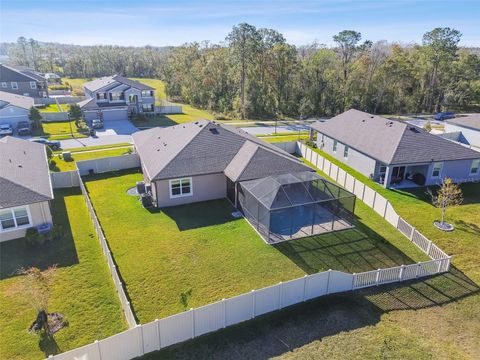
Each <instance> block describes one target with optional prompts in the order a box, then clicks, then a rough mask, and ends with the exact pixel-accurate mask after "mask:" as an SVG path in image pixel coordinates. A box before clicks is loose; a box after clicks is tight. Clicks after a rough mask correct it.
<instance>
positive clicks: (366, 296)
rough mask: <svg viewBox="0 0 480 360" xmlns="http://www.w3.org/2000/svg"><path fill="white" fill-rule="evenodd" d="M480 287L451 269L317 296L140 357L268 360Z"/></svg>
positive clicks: (460, 296)
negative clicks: (391, 314) (394, 313)
mask: <svg viewBox="0 0 480 360" xmlns="http://www.w3.org/2000/svg"><path fill="white" fill-rule="evenodd" d="M479 289H480V288H479V286H478V285H477V284H475V283H474V282H472V281H471V280H470V279H468V278H467V277H466V276H465V275H464V274H463V273H461V272H460V271H458V270H457V269H455V268H452V270H451V271H450V272H449V273H447V274H444V275H439V276H435V277H431V278H428V279H425V280H423V281H411V282H405V283H401V284H392V285H387V286H382V287H372V288H369V289H365V290H360V291H357V292H353V293H352V292H348V293H343V294H337V295H330V296H327V297H323V298H319V299H317V300H312V301H309V302H306V303H303V304H299V305H295V306H292V307H289V308H287V309H284V310H282V311H278V312H274V313H271V314H268V315H264V316H261V317H258V318H256V319H254V320H252V321H247V322H245V323H241V324H239V325H236V326H232V327H230V328H227V329H225V330H220V331H218V332H215V333H213V334H209V335H205V336H202V337H200V338H198V339H195V340H192V341H188V342H186V343H183V344H179V345H175V346H172V347H170V348H167V349H165V350H162V351H159V352H155V353H151V354H148V355H146V356H144V357H142V358H141V359H143V360H147V359H149V360H153V359H227V358H228V359H235V360H236V359H269V358H271V357H274V356H279V355H282V354H285V353H287V352H290V351H293V350H294V349H297V348H299V347H302V346H304V345H307V344H310V343H312V342H313V341H317V340H321V339H323V338H325V337H328V336H333V335H336V334H339V333H341V332H345V331H347V332H348V331H352V330H355V329H361V328H365V327H368V326H374V325H376V324H377V323H379V322H380V319H381V316H382V315H383V314H384V313H387V312H389V311H394V310H411V309H416V310H418V309H423V308H429V307H435V306H439V305H445V304H448V303H451V302H454V301H458V300H460V299H463V298H466V297H469V296H472V295H474V294H477V293H479ZM339 346H340V345H339ZM338 350H339V351H340V350H341V349H340V348H338Z"/></svg>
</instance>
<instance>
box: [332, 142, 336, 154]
mask: <svg viewBox="0 0 480 360" xmlns="http://www.w3.org/2000/svg"><path fill="white" fill-rule="evenodd" d="M332 150H333V152H334V153H336V152H337V140H333V148H332Z"/></svg>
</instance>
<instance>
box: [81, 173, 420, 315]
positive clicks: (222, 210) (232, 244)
mask: <svg viewBox="0 0 480 360" xmlns="http://www.w3.org/2000/svg"><path fill="white" fill-rule="evenodd" d="M115 175H116V176H115ZM115 175H98V176H96V177H94V178H90V179H87V182H86V186H87V189H88V191H89V193H90V196H91V198H92V202H93V205H94V207H95V209H96V212H97V214H98V217H99V219H100V223H101V225H102V227H103V229H104V231H105V235H106V237H107V240H108V242H109V244H110V247H111V249H112V252H113V255H114V258H115V261H116V262H117V264H118V266H119V270H120V273H121V276H122V277H123V279H124V280H125V283H126V286H127V291H128V294H129V296H130V298H131V302H132V305H133V308H134V311H135V313H136V315H137V317H138V319H139V320H140V322H141V323H145V322H148V321H151V320H153V319H155V318H160V317H164V316H167V315H171V314H174V313H177V312H179V311H182V310H183V309H184V308H183V306H182V303H181V302H180V296H181V294H182V293H186V292H189V291H190V290H191V298H189V301H188V307H198V306H201V305H205V304H207V303H210V302H213V301H216V300H219V299H222V298H226V297H230V296H234V295H238V294H240V293H243V292H246V291H249V290H251V289H254V288H261V287H264V286H267V285H271V284H274V283H277V282H278V281H283V280H288V279H292V278H296V277H299V276H302V275H304V274H307V273H315V272H318V271H322V270H327V269H329V268H332V269H338V270H344V271H349V272H360V271H366V270H372V269H376V268H379V267H389V266H393V265H399V264H402V263H404V264H407V263H412V262H416V261H420V260H426V256H424V255H423V254H422V253H421V252H420V251H418V250H417V249H416V248H415V247H414V246H413V245H412V244H410V243H409V242H408V241H406V240H405V239H404V238H403V237H402V236H401V235H400V234H399V233H397V232H396V230H395V229H394V228H393V227H391V226H389V225H387V223H386V222H385V221H383V219H381V218H380V217H379V216H378V215H376V214H375V213H374V212H373V211H371V210H370V209H368V208H367V207H365V206H364V205H362V204H359V205H358V206H357V210H356V214H357V216H358V217H359V220H358V221H357V222H356V223H355V225H356V228H355V229H352V230H346V231H343V232H337V233H331V234H326V235H322V236H316V237H313V238H309V239H303V240H297V241H293V242H286V243H283V244H280V245H277V246H270V245H267V244H265V243H264V242H263V240H262V239H261V238H260V237H259V236H258V235H257V233H256V232H255V231H254V230H253V229H252V228H251V227H250V225H249V224H248V223H247V222H246V221H245V220H244V219H236V220H235V219H233V218H232V217H231V212H232V211H233V210H234V209H233V208H232V207H231V205H230V204H229V203H228V202H227V201H226V200H218V201H211V202H204V203H198V204H190V205H185V206H179V207H174V208H167V209H165V210H164V211H161V212H154V213H151V212H148V211H147V210H145V209H143V208H142V207H141V204H140V203H139V201H138V199H137V198H136V197H132V196H129V195H127V193H126V191H127V189H128V188H130V187H133V186H134V185H135V183H136V181H139V180H141V179H142V175H141V174H140V173H136V172H133V173H123V175H121V174H118V173H116V174H115ZM108 176H112V177H108Z"/></svg>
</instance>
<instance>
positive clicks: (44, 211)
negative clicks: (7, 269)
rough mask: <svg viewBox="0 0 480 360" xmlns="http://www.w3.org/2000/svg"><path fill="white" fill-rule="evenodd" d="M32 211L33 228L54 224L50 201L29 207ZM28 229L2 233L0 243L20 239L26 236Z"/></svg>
mask: <svg viewBox="0 0 480 360" xmlns="http://www.w3.org/2000/svg"><path fill="white" fill-rule="evenodd" d="M28 208H29V210H30V220H31V222H32V226H37V225H41V224H45V223H50V224H52V214H51V212H50V206H49V204H48V201H44V202H40V203H35V204H30V205H28ZM2 210H3V209H2ZM26 231H27V229H26V228H22V229H16V230H11V231H5V232H3V231H2V232H0V242H2V241H7V240H13V239H18V238H21V237H24V236H25V233H26Z"/></svg>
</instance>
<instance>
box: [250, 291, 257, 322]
mask: <svg viewBox="0 0 480 360" xmlns="http://www.w3.org/2000/svg"><path fill="white" fill-rule="evenodd" d="M251 293H252V319H253V318H254V317H255V306H256V303H255V294H256V292H255V290H252V291H251Z"/></svg>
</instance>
